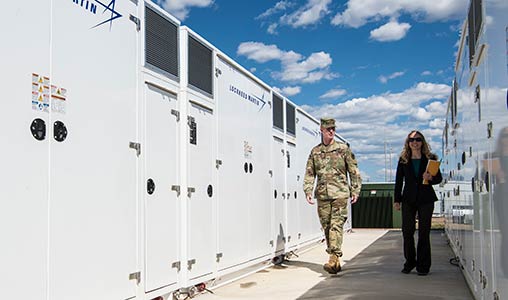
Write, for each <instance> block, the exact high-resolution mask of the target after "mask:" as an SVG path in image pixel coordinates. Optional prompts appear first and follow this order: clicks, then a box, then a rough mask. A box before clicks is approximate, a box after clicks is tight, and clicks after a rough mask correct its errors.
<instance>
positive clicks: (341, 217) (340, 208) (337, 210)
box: [317, 199, 347, 256]
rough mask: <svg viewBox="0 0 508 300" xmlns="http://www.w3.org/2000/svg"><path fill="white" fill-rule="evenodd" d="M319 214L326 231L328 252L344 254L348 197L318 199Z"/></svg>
mask: <svg viewBox="0 0 508 300" xmlns="http://www.w3.org/2000/svg"><path fill="white" fill-rule="evenodd" d="M317 202H318V216H319V221H320V222H321V226H322V227H323V230H324V232H325V238H326V245H327V248H326V252H327V253H328V254H336V255H338V256H342V235H343V229H342V227H343V226H344V223H345V222H346V220H347V199H327V200H318V201H317Z"/></svg>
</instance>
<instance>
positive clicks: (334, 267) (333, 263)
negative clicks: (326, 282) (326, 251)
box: [323, 254, 342, 274]
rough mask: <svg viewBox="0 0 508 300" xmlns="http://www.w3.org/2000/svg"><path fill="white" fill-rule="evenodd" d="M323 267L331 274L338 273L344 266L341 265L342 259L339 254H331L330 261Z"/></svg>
mask: <svg viewBox="0 0 508 300" xmlns="http://www.w3.org/2000/svg"><path fill="white" fill-rule="evenodd" d="M323 269H325V271H326V272H328V273H330V274H337V273H338V272H340V270H341V269H342V267H341V266H340V259H339V256H338V255H337V254H330V258H329V259H328V262H327V263H326V264H324V266H323Z"/></svg>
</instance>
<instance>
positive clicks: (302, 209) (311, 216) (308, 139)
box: [296, 112, 323, 242]
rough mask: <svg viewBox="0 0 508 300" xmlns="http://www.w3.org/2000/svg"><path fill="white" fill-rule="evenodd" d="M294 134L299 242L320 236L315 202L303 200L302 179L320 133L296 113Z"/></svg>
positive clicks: (319, 139)
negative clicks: (296, 137)
mask: <svg viewBox="0 0 508 300" xmlns="http://www.w3.org/2000/svg"><path fill="white" fill-rule="evenodd" d="M297 118H298V120H299V122H298V123H297V128H296V136H298V147H297V159H296V164H297V170H296V172H297V180H298V186H297V187H296V191H297V192H298V201H297V202H298V205H299V213H300V233H301V234H302V235H301V239H300V242H306V241H309V240H312V239H315V238H319V237H321V236H322V234H323V232H322V230H321V224H320V223H319V218H318V216H317V213H316V204H315V205H309V204H308V203H307V201H306V200H305V194H304V192H303V179H304V178H305V167H306V164H307V159H308V157H309V154H310V150H311V149H312V148H313V147H314V146H316V145H317V144H319V143H320V142H321V135H320V133H319V124H318V123H316V122H315V121H313V120H311V119H309V117H307V116H306V115H304V114H302V113H300V112H299V113H298V115H297Z"/></svg>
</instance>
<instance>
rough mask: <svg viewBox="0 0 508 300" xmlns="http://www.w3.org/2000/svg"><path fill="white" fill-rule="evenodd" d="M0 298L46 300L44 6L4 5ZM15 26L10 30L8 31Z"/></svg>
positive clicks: (46, 70) (47, 11)
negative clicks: (26, 292) (23, 293)
mask: <svg viewBox="0 0 508 300" xmlns="http://www.w3.org/2000/svg"><path fill="white" fill-rule="evenodd" d="M2 4H3V5H2V8H3V9H4V10H5V12H8V13H6V14H5V15H4V16H3V17H2V18H0V26H1V28H2V39H3V41H2V46H1V50H0V51H1V54H2V55H0V69H1V70H3V71H2V72H0V87H1V89H2V113H1V117H0V127H1V128H2V139H1V141H0V149H1V150H0V152H1V155H0V166H2V167H1V168H2V172H1V173H0V182H1V186H2V188H0V199H1V202H2V209H1V210H0V236H1V237H2V247H0V265H1V266H2V270H3V271H2V273H1V274H0V282H1V284H0V295H2V298H5V299H15V298H17V297H19V294H20V291H24V290H27V287H29V288H30V297H31V298H33V299H34V300H35V299H37V300H40V299H46V285H47V275H46V274H47V272H46V266H47V249H48V243H47V237H48V231H47V227H48V223H47V222H48V182H49V178H48V166H49V161H48V149H49V141H50V139H51V131H50V128H51V124H50V120H49V113H50V112H49V97H48V96H47V95H48V94H49V92H48V91H49V82H48V80H46V79H45V77H48V76H49V74H50V73H49V70H50V67H49V50H50V47H49V44H48V41H49V40H50V38H49V36H50V13H51V12H50V1H47V0H43V1H35V2H32V1H30V2H29V1H10V2H5V3H2ZM13 24H16V26H13Z"/></svg>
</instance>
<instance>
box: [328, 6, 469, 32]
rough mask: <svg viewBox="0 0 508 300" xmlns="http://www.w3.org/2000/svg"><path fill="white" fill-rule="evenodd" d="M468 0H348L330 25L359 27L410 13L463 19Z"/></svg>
mask: <svg viewBox="0 0 508 300" xmlns="http://www.w3.org/2000/svg"><path fill="white" fill-rule="evenodd" d="M468 3H469V0H440V1H428V0H349V2H348V3H347V8H346V10H345V11H343V12H340V13H337V14H336V15H335V17H334V18H333V19H332V22H331V23H332V24H333V25H343V26H348V27H354V28H358V27H361V26H363V25H365V24H366V23H368V22H371V21H378V20H379V19H382V18H392V17H395V18H397V17H399V16H400V15H401V14H404V13H406V14H410V15H411V16H412V17H413V19H414V20H416V21H424V22H430V21H443V20H449V19H462V18H463V17H464V16H465V12H466V10H467V7H468Z"/></svg>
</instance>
